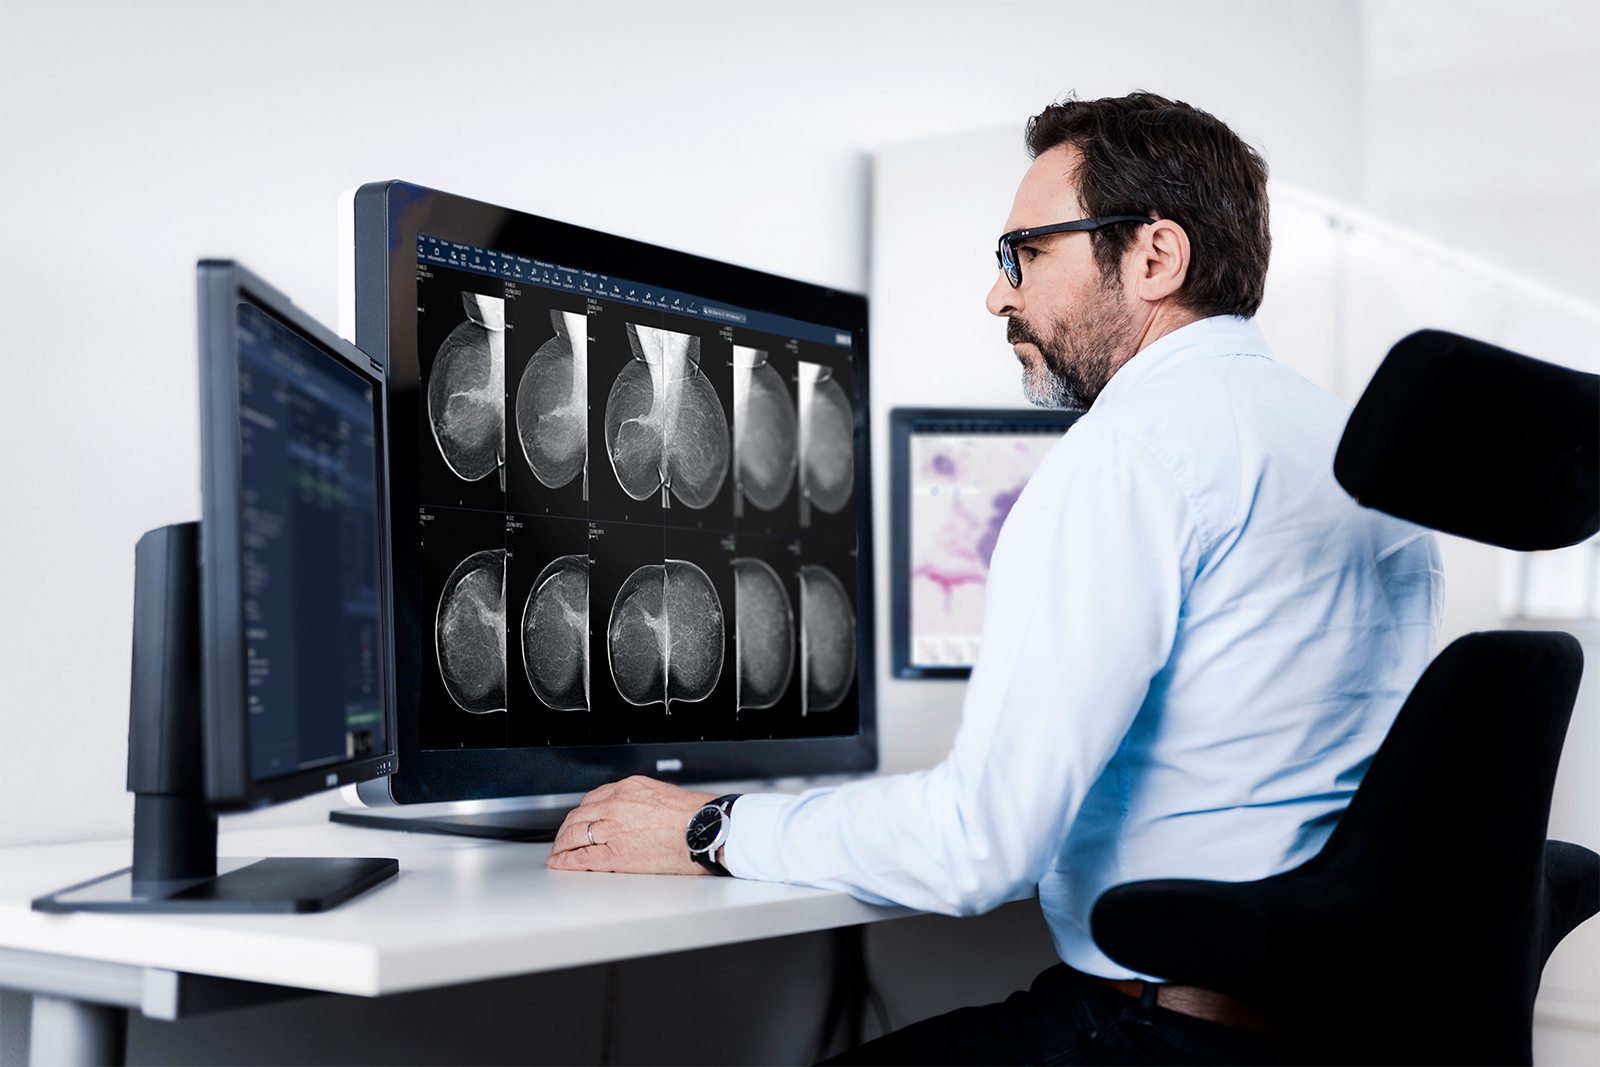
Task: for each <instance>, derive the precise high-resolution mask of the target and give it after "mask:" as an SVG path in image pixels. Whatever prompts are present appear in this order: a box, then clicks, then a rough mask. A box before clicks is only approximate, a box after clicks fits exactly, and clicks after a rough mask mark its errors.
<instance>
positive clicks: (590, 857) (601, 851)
mask: <svg viewBox="0 0 1600 1067" xmlns="http://www.w3.org/2000/svg"><path fill="white" fill-rule="evenodd" d="M618 860H619V857H618V856H617V854H616V853H615V852H614V851H613V850H612V848H611V846H610V845H584V846H583V847H582V848H575V849H571V850H570V851H567V852H562V853H559V854H557V853H551V855H550V859H549V860H548V861H547V863H546V865H547V866H550V867H554V868H555V869H557V870H562V871H615V870H618V869H620V868H619V863H618Z"/></svg>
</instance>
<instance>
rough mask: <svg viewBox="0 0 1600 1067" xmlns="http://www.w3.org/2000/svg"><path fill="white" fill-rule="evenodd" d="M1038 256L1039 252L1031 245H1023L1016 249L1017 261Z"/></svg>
mask: <svg viewBox="0 0 1600 1067" xmlns="http://www.w3.org/2000/svg"><path fill="white" fill-rule="evenodd" d="M1038 254H1039V250H1038V249H1037V248H1034V247H1033V246H1032V245H1023V246H1022V247H1021V248H1019V249H1017V258H1018V259H1032V258H1034V257H1035V256H1037V255H1038Z"/></svg>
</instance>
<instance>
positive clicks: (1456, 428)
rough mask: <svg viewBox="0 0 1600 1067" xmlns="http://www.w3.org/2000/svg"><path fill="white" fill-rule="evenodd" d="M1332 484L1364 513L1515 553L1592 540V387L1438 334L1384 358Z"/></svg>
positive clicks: (1597, 447)
mask: <svg viewBox="0 0 1600 1067" xmlns="http://www.w3.org/2000/svg"><path fill="white" fill-rule="evenodd" d="M1333 473H1334V477H1335V478H1337V479H1338V480H1339V484H1340V485H1342V486H1344V488H1345V491H1346V492H1348V493H1349V494H1350V495H1351V496H1353V497H1355V498H1356V499H1357V500H1359V501H1360V502H1361V503H1362V504H1365V505H1366V506H1367V507H1371V508H1377V509H1378V510H1379V511H1384V512H1387V513H1389V514H1390V515H1396V516H1398V517H1400V518H1402V519H1409V520H1411V521H1412V522H1415V523H1419V524H1420V525H1423V526H1428V527H1431V528H1433V529H1435V530H1442V531H1444V532H1445V533H1453V534H1458V535H1460V536H1462V537H1470V538H1472V539H1473V540H1475V541H1487V542H1488V543H1490V544H1494V545H1500V546H1502V547H1504V548H1514V549H1518V550H1520V551H1529V550H1533V549H1546V548H1562V547H1564V546H1566V545H1572V544H1577V543H1578V542H1579V541H1582V540H1583V539H1584V538H1586V537H1589V536H1591V535H1593V534H1594V533H1595V531H1596V530H1600V376H1596V375H1593V374H1584V373H1582V372H1580V371H1575V370H1568V369H1567V368H1565V367H1558V366H1556V365H1554V364H1552V363H1544V362H1541V361H1540V360H1536V359H1529V358H1528V357H1527V356H1521V355H1518V354H1517V353H1515V352H1508V351H1506V350H1505V349H1503V348H1496V347H1495V346H1494V345H1489V344H1484V343H1483V342H1482V341H1474V340H1472V339H1471V338H1468V337H1460V336H1457V335H1456V334H1452V333H1445V332H1443V331H1441V330H1422V331H1420V332H1418V333H1414V334H1412V335H1411V336H1409V337H1407V338H1405V339H1404V340H1402V341H1401V342H1400V343H1399V344H1397V345H1395V346H1394V348H1392V349H1390V350H1389V355H1388V356H1387V357H1386V358H1385V359H1384V361H1383V364H1382V365H1381V366H1379V368H1378V371H1377V373H1376V374H1374V375H1373V376H1372V381H1371V382H1370V383H1369V384H1368V385H1367V388H1366V391H1365V392H1364V393H1362V395H1361V400H1360V401H1359V402H1358V403H1357V404H1356V408H1355V411H1353V412H1352V413H1351V415H1350V421H1349V422H1348V423H1347V424H1346V425H1345V431H1344V436H1343V438H1342V439H1341V440H1340V442H1339V451H1338V453H1337V455H1335V457H1334V460H1333Z"/></svg>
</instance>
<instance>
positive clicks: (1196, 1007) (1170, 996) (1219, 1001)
mask: <svg viewBox="0 0 1600 1067" xmlns="http://www.w3.org/2000/svg"><path fill="white" fill-rule="evenodd" d="M1097 980H1098V981H1099V982H1100V983H1101V984H1102V985H1105V986H1109V987H1110V988H1112V989H1115V990H1116V991H1117V992H1118V993H1121V994H1123V995H1124V996H1129V997H1133V998H1134V999H1135V1000H1138V999H1140V998H1141V997H1143V996H1144V987H1145V983H1144V982H1140V981H1135V980H1131V979H1121V978H1097ZM1156 1006H1157V1007H1162V1008H1166V1009H1167V1010H1168V1011H1175V1012H1177V1013H1179V1014H1180V1015H1188V1016H1191V1017H1192V1018H1195V1019H1204V1020H1205V1021H1206V1022H1208V1023H1217V1024H1218V1025H1220V1026H1232V1027H1236V1028H1237V1029H1240V1030H1254V1031H1256V1032H1257V1033H1262V1034H1287V1033H1289V1032H1290V1030H1289V1027H1288V1026H1287V1025H1286V1024H1285V1023H1284V1021H1283V1019H1282V1018H1280V1017H1279V1016H1278V1015H1277V1014H1276V1013H1275V1012H1272V1011H1269V1010H1268V1009H1266V1008H1263V1007H1261V1006H1260V1005H1258V1004H1251V1003H1250V1002H1249V1001H1246V1000H1240V999H1239V998H1238V997H1230V996H1228V994H1226V993H1218V992H1216V991H1215V990H1212V989H1202V988H1200V987H1199V986H1194V985H1171V984H1165V983H1163V984H1160V985H1157V986H1156Z"/></svg>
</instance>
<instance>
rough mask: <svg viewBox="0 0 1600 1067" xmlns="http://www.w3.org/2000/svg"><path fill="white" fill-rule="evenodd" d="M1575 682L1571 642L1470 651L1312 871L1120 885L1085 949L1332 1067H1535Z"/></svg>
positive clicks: (1444, 674)
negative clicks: (1519, 1065)
mask: <svg viewBox="0 0 1600 1067" xmlns="http://www.w3.org/2000/svg"><path fill="white" fill-rule="evenodd" d="M1582 672H1583V653H1582V651H1581V650H1580V648H1579V646H1578V643H1577V641H1576V640H1575V639H1574V638H1573V637H1571V636H1570V635H1568V634H1563V633H1551V632H1531V631H1524V632H1497V633H1479V634H1469V635H1468V636H1466V637H1463V638H1461V639H1460V640H1458V641H1456V642H1454V643H1453V644H1451V646H1450V647H1449V648H1447V649H1446V650H1445V651H1444V652H1443V653H1441V654H1440V655H1439V657H1438V658H1437V659H1435V660H1434V662H1433V663H1432V664H1431V665H1430V666H1429V667H1428V670H1427V671H1426V672H1425V673H1424V674H1423V676H1422V679H1421V680H1420V681H1419V682H1418V683H1417V686H1416V688H1415V689H1414V690H1413V691H1412V693H1411V696H1410V697H1409V698H1408V699H1407V701H1406V703H1405V706H1404V707H1403V708H1402V709H1401V712H1400V715H1399V717H1398V718H1397V719H1396V720H1395V724H1394V726H1393V728H1392V729H1391V730H1390V732H1389V735H1388V737H1387V738H1386V739H1385V741H1384V743H1383V746H1382V747H1381V748H1380V749H1379V751H1378V754H1377V755H1376V757H1374V759H1373V761H1372V765H1371V767H1370V768H1369V769H1368V771H1367V775H1366V778H1365V780H1364V781H1363V782H1362V785H1361V788H1360V790H1359V791H1358V792H1357V794H1356V796H1355V799H1354V800H1353V802H1352V803H1351V805H1350V807H1349V809H1348V810H1347V811H1346V812H1345V814H1344V817H1343V818H1342V820H1341V821H1340V823H1339V825H1338V827H1337V828H1336V829H1335V830H1334V832H1333V835H1332V837H1330V838H1329V840H1328V843H1327V845H1326V846H1325V847H1324V848H1323V849H1322V851H1321V852H1320V853H1319V854H1318V855H1317V856H1315V857H1314V858H1312V859H1311V860H1310V861H1308V862H1307V863H1305V864H1303V865H1302V866H1300V867H1298V868H1296V869H1294V870H1292V871H1288V872H1286V873H1284V874H1280V875H1277V876H1275V877H1272V878H1266V879H1262V880H1260V881H1256V882H1245V883H1224V882H1202V881H1189V880H1162V881H1149V882H1134V883H1131V884H1128V885H1123V886H1117V887H1115V888H1113V889H1110V890H1108V891H1107V892H1106V893H1105V894H1104V895H1103V896H1101V898H1100V900H1099V901H1098V902H1097V903H1096V905H1095V909H1094V912H1093V916H1092V920H1091V922H1092V927H1093V932H1094V937H1095V941H1096V942H1097V943H1098V944H1099V945H1100V947H1101V948H1102V949H1103V950H1104V951H1105V952H1106V953H1107V955H1109V956H1111V958H1112V959H1115V960H1117V961H1118V962H1119V963H1122V964H1124V965H1125V966H1128V967H1130V968H1133V969H1134V970H1137V971H1140V972H1142V973H1145V974H1155V975H1160V976H1162V977H1164V978H1168V979H1170V980H1173V981H1178V982H1184V983H1188V984H1193V985H1200V986H1205V987H1207V988H1211V989H1217V990H1220V991H1223V992H1227V993H1231V994H1234V995H1235V996H1239V997H1242V998H1244V999H1246V1000H1250V1001H1254V1002H1257V1003H1261V1004H1266V1005H1271V1006H1273V1007H1275V1008H1277V1009H1279V1010H1280V1011H1283V1012H1285V1013H1287V1014H1290V1015H1293V1016H1295V1017H1297V1018H1298V1020H1299V1022H1300V1024H1301V1026H1302V1027H1304V1029H1305V1031H1306V1032H1307V1033H1310V1034H1315V1035H1317V1036H1318V1038H1319V1041H1322V1040H1328V1041H1332V1042H1334V1043H1333V1044H1330V1045H1328V1047H1327V1051H1328V1054H1329V1055H1330V1057H1331V1058H1336V1059H1343V1060H1347V1061H1350V1062H1362V1061H1365V1062H1372V1061H1384V1062H1394V1063H1411V1062H1499V1063H1505V1062H1526V1061H1527V1060H1528V1059H1529V1057H1530V1056H1531V1047H1530V1046H1529V1040H1530V1037H1529V1035H1530V1034H1531V1028H1532V1018H1533V998H1534V994H1535V993H1536V992H1537V989H1538V982H1539V974H1540V972H1541V970H1542V969H1543V967H1544V962H1545V959H1546V957H1547V956H1548V955H1549V951H1550V949H1551V948H1553V947H1554V943H1555V942H1554V941H1552V940H1550V938H1549V937H1548V936H1547V935H1548V933H1549V931H1548V930H1547V929H1546V928H1547V926H1549V925H1550V922H1551V921H1552V919H1554V920H1559V919H1560V916H1550V915H1548V914H1547V913H1548V912H1549V911H1550V907H1549V903H1548V902H1547V900H1546V887H1545V885H1544V880H1543V872H1544V867H1545V851H1546V842H1545V839H1544V833H1545V826H1546V823H1547V821H1548V818H1549V811H1550V795H1551V791H1552V789H1553V788H1554V784H1555V774H1556V767H1557V764H1558V763H1559V762H1560V758H1561V745H1562V741H1563V739H1564V738H1565V736H1566V729H1567V722H1568V719H1569V718H1570V716H1571V713H1572V704H1573V700H1574V698H1575V697H1576V695H1577V689H1578V681H1579V678H1580V676H1581V675H1582ZM1580 851H1581V850H1580ZM1591 855H1592V854H1591ZM1591 910H1592V909H1591ZM1565 932H1566V930H1565V929H1562V930H1561V931H1560V934H1564V933H1565ZM1560 934H1557V935H1556V937H1555V940H1559V936H1560Z"/></svg>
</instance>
